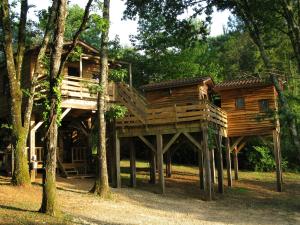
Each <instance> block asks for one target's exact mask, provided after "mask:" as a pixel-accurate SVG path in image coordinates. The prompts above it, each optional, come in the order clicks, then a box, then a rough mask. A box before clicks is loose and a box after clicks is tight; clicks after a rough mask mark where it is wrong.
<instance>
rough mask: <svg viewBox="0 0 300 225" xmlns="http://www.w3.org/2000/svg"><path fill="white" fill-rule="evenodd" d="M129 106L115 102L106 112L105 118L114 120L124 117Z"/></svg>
mask: <svg viewBox="0 0 300 225" xmlns="http://www.w3.org/2000/svg"><path fill="white" fill-rule="evenodd" d="M127 111H128V110H127V108H126V107H125V106H121V105H116V104H113V105H111V106H110V107H109V109H108V110H107V111H106V112H105V118H106V119H107V120H110V121H113V120H114V119H122V118H124V117H125V115H126V113H127Z"/></svg>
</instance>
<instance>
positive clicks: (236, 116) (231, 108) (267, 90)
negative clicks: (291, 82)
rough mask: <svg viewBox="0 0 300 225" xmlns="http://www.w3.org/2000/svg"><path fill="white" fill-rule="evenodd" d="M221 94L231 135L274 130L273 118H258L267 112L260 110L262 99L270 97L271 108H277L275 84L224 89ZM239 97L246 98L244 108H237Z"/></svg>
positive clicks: (229, 134)
mask: <svg viewBox="0 0 300 225" xmlns="http://www.w3.org/2000/svg"><path fill="white" fill-rule="evenodd" d="M220 95H221V108H222V109H223V110H225V111H226V112H227V119H228V136H229V137H235V136H251V135H259V134H268V133H271V132H272V130H274V128H275V123H274V122H273V118H264V119H261V120H258V118H262V117H265V114H264V113H261V112H260V108H259V101H260V100H263V99H268V101H269V108H270V109H272V110H275V109H276V108H277V106H276V105H277V104H276V91H275V89H274V87H273V86H268V87H256V88H255V87H254V88H247V89H233V90H224V91H221V92H220ZM239 97H243V98H244V99H245V107H244V108H243V109H236V106H235V104H236V103H235V101H236V99H237V98H239Z"/></svg>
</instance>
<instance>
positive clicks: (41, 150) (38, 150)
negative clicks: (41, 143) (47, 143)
mask: <svg viewBox="0 0 300 225" xmlns="http://www.w3.org/2000/svg"><path fill="white" fill-rule="evenodd" d="M35 155H36V161H37V162H43V155H44V148H43V147H35Z"/></svg>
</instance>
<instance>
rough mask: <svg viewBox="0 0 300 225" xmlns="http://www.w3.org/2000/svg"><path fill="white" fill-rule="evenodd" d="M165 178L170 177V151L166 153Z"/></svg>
mask: <svg viewBox="0 0 300 225" xmlns="http://www.w3.org/2000/svg"><path fill="white" fill-rule="evenodd" d="M166 176H167V177H171V176H172V162H171V151H167V152H166Z"/></svg>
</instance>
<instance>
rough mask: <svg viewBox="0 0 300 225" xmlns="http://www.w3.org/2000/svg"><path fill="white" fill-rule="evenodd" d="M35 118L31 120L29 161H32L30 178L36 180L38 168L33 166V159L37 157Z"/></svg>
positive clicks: (32, 180)
mask: <svg viewBox="0 0 300 225" xmlns="http://www.w3.org/2000/svg"><path fill="white" fill-rule="evenodd" d="M34 124H35V120H34V118H32V119H31V121H30V132H29V163H30V180H31V182H35V176H36V170H35V169H34V168H32V163H31V162H32V161H33V159H34V158H35V159H36V156H35V131H36V130H35V129H34Z"/></svg>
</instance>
